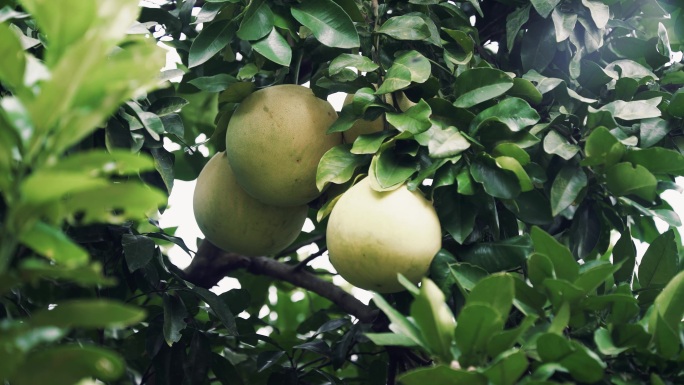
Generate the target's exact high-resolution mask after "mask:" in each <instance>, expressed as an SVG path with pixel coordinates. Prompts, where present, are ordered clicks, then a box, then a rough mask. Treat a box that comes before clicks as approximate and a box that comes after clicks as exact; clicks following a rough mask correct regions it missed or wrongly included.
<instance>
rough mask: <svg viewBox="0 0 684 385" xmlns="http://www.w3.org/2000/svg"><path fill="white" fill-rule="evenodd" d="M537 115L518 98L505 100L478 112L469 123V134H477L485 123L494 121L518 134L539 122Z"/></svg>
mask: <svg viewBox="0 0 684 385" xmlns="http://www.w3.org/2000/svg"><path fill="white" fill-rule="evenodd" d="M539 119H540V117H539V114H538V113H537V111H536V110H535V109H533V108H532V107H530V105H529V104H528V103H527V102H526V101H524V100H522V99H519V98H506V99H504V100H503V101H501V102H500V103H497V104H496V105H494V106H493V107H489V108H487V109H486V110H484V111H482V112H480V113H479V114H477V116H475V119H473V120H472V122H470V132H471V133H475V132H477V131H478V130H479V129H480V128H481V127H482V126H483V125H484V124H486V122H488V121H490V120H495V121H498V122H501V123H503V124H505V125H506V126H507V127H508V129H510V130H511V131H513V132H518V131H521V130H522V129H524V128H525V127H528V126H531V125H533V124H535V123H537V122H538V121H539Z"/></svg>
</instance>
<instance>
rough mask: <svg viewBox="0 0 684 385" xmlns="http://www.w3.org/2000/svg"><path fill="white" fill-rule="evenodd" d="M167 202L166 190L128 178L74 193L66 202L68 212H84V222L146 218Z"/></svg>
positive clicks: (110, 221) (81, 220)
mask: <svg viewBox="0 0 684 385" xmlns="http://www.w3.org/2000/svg"><path fill="white" fill-rule="evenodd" d="M165 203H166V194H164V193H162V192H161V191H159V190H157V189H153V188H150V187H149V186H147V185H145V184H143V183H137V182H128V183H118V184H110V185H108V186H103V187H98V188H93V189H89V190H87V191H81V192H77V193H74V194H71V195H70V196H69V197H68V199H67V200H66V201H65V202H64V207H65V210H66V212H67V213H70V214H76V213H81V214H83V216H82V217H81V218H79V221H80V222H81V223H93V222H109V223H117V222H121V221H123V220H126V219H145V218H146V216H147V214H149V213H151V212H153V211H156V210H157V208H158V207H159V206H161V205H163V204H165Z"/></svg>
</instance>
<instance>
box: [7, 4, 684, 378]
mask: <svg viewBox="0 0 684 385" xmlns="http://www.w3.org/2000/svg"><path fill="white" fill-rule="evenodd" d="M161 46H165V47H166V49H164V48H162V47H161ZM168 49H172V50H174V51H175V52H176V53H177V54H178V56H179V57H180V63H179V65H178V68H176V69H166V70H162V68H164V67H165V65H166V63H167V60H166V55H167V52H168ZM682 50H684V7H683V6H682V3H681V2H679V1H677V0H643V1H632V0H480V1H478V0H459V1H442V0H408V1H394V0H386V1H383V0H250V1H247V0H206V1H201V0H168V1H165V0H158V1H142V2H139V1H138V0H117V1H97V0H61V1H50V0H0V53H1V54H2V55H1V56H2V60H0V331H1V332H0V379H2V381H4V384H10V385H35V384H52V385H72V384H76V383H78V384H82V385H85V384H95V383H106V384H131V383H133V384H140V385H142V384H154V385H162V384H174V385H175V384H192V385H204V384H223V385H227V384H254V385H256V384H265V385H266V384H268V385H270V384H352V383H360V384H369V385H374V384H395V383H401V384H404V385H417V384H420V385H422V384H426V383H435V384H469V385H470V384H483V385H486V384H493V385H508V384H518V383H520V384H529V385H532V384H535V385H544V384H563V383H580V384H593V383H600V384H614V385H623V384H624V385H628V384H629V385H631V384H653V385H660V384H678V383H683V382H684V364H683V362H684V350H683V349H682V347H683V341H684V339H683V338H682V335H683V334H682V333H683V332H684V326H683V325H684V324H683V322H682V318H684V272H682V271H683V270H684V261H683V258H682V255H684V251H683V250H684V244H683V243H682V239H681V236H680V234H679V232H678V231H677V229H676V228H677V227H679V226H681V225H682V223H681V220H680V217H679V215H678V213H676V212H675V211H674V210H673V209H672V207H671V206H670V205H669V204H668V202H667V201H665V200H664V199H662V197H661V194H662V193H663V192H665V191H667V190H676V191H679V192H681V191H682V187H681V186H678V185H677V183H676V180H675V178H676V177H678V176H682V175H684V155H683V152H684V139H683V138H684V91H683V90H684V88H683V87H682V85H684V61H683V59H682V54H681V51H682ZM280 84H308V86H309V87H310V88H311V90H312V91H313V93H314V94H315V95H316V96H317V97H319V98H322V99H325V98H327V97H328V96H329V95H331V94H334V93H337V92H343V93H346V94H349V95H351V96H350V97H349V103H348V104H346V105H345V106H344V107H343V108H342V110H341V111H339V113H338V114H339V115H338V118H337V119H336V120H335V121H334V123H333V124H332V125H331V126H330V127H329V129H328V132H329V133H333V132H345V131H348V130H349V129H350V128H351V127H352V126H353V125H354V123H355V122H358V121H363V120H366V121H373V120H375V119H377V118H379V117H380V118H383V119H384V120H383V122H384V123H383V127H382V128H383V129H382V130H381V131H378V132H375V133H371V134H365V135H361V136H359V137H358V138H356V139H355V140H354V141H353V142H351V141H350V142H349V143H343V144H340V145H338V146H335V147H333V148H332V149H330V150H329V151H328V152H326V153H325V155H323V157H322V159H321V161H320V163H319V164H318V169H317V171H318V172H317V175H316V183H317V186H318V187H319V188H320V189H321V190H323V189H324V188H326V187H327V190H325V192H324V193H323V195H321V196H320V197H319V198H317V199H315V200H313V201H311V202H309V203H308V207H309V209H308V218H309V219H310V220H311V221H312V223H313V224H314V229H313V230H312V231H310V232H302V233H301V234H300V235H299V236H298V238H297V239H296V240H295V241H294V242H293V243H292V244H291V245H289V246H288V247H286V248H285V249H284V250H282V251H280V252H278V253H276V254H274V255H267V256H258V257H247V256H244V255H239V254H237V253H234V252H231V251H230V250H228V251H224V250H220V249H219V248H217V247H216V246H214V245H213V244H211V243H210V242H208V241H205V242H202V243H201V244H200V246H199V248H198V250H190V249H189V248H188V247H187V246H186V245H185V243H184V241H183V240H182V239H181V238H179V237H176V236H175V235H174V231H175V229H174V228H161V227H160V226H159V222H158V218H159V213H160V212H163V211H164V209H165V208H166V205H167V198H168V195H169V194H170V193H171V191H172V190H173V184H174V180H194V179H196V178H197V176H198V174H199V172H200V171H201V170H202V168H203V167H204V165H205V164H206V163H207V162H208V160H209V157H207V156H205V155H206V154H203V152H202V151H204V150H205V149H206V150H208V152H209V155H213V154H214V153H217V152H221V151H224V150H225V147H226V145H225V136H226V129H227V127H228V124H229V122H230V120H231V117H232V115H233V113H234V111H235V110H236V108H237V107H238V106H239V105H240V103H241V102H242V100H244V99H245V98H246V97H247V96H248V95H250V94H252V93H253V92H255V91H256V90H259V89H264V88H267V87H271V86H274V85H280ZM203 138H204V139H203ZM165 143H166V146H165ZM170 143H175V145H176V147H179V148H180V149H179V150H176V151H169V150H168V149H169V148H171V146H169V144H170ZM275 145H277V144H275ZM259 155H260V154H255V156H259ZM364 175H367V176H366V177H367V178H369V181H370V184H371V186H372V187H373V189H375V190H377V191H393V190H395V189H397V188H400V186H406V187H407V188H408V189H409V190H411V191H419V192H420V194H422V195H423V196H425V197H426V198H427V199H429V200H430V201H431V202H432V204H433V205H434V207H435V209H436V212H437V215H438V217H439V222H440V224H441V228H442V232H443V238H442V248H441V250H440V251H439V252H437V254H436V255H435V257H434V259H433V261H432V263H431V265H430V269H429V274H428V275H427V276H426V277H425V278H424V279H423V280H422V281H421V282H420V284H419V285H414V284H413V283H411V282H408V281H407V280H406V279H404V278H403V277H399V278H398V279H399V281H400V282H401V283H402V285H403V286H404V287H405V288H406V290H404V291H402V292H398V293H394V294H378V293H374V294H373V300H372V302H371V303H370V304H364V303H362V302H361V301H359V300H357V299H356V298H354V297H353V296H352V295H350V294H349V293H348V292H347V291H346V289H348V288H343V287H338V286H336V285H335V284H333V283H332V278H331V275H332V274H334V273H335V272H334V271H328V270H326V269H314V268H312V267H311V266H309V262H310V261H311V260H312V259H313V258H325V251H326V249H327V247H326V239H325V232H326V225H327V223H328V219H329V215H330V213H331V211H332V210H333V208H334V206H335V203H336V202H337V201H338V199H339V197H340V196H341V195H342V194H343V193H344V192H345V191H346V190H347V189H349V188H350V187H351V186H352V185H353V184H354V183H355V182H357V181H358V180H359V179H360V178H361V177H363V176H364ZM188 204H190V203H189V202H188ZM658 224H660V227H658V226H657V225H658ZM636 242H642V243H644V244H646V245H647V249H646V251H645V253H644V254H643V256H638V255H637V251H636V247H635V245H636ZM172 245H176V246H177V247H180V248H182V249H183V250H185V251H186V252H188V254H191V255H193V256H194V259H193V262H192V264H191V265H190V266H189V267H188V268H187V269H185V270H181V269H179V268H178V267H176V266H174V265H173V264H172V263H170V261H169V258H168V256H167V255H166V252H167V250H168V249H169V247H170V246H172ZM308 245H315V246H316V247H317V249H318V250H319V251H318V252H315V253H313V254H311V255H302V253H300V252H298V250H301V248H302V247H303V246H308ZM225 276H230V277H234V278H237V279H238V281H239V283H240V285H241V288H240V289H233V290H230V291H227V292H225V293H222V294H220V295H217V294H215V293H214V292H212V291H210V290H209V289H210V288H211V287H213V286H214V285H215V284H216V283H217V282H218V281H219V280H220V279H221V278H223V277H225ZM95 379H97V380H98V381H100V382H96V381H95Z"/></svg>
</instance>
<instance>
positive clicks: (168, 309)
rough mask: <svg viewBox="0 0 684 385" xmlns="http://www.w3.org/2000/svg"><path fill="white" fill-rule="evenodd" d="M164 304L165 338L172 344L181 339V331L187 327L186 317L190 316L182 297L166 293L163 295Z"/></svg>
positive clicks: (168, 343)
mask: <svg viewBox="0 0 684 385" xmlns="http://www.w3.org/2000/svg"><path fill="white" fill-rule="evenodd" d="M162 300H163V306H164V326H163V329H162V330H163V332H164V340H165V341H166V344H167V345H169V346H171V345H173V344H174V343H176V342H178V341H180V339H181V331H182V330H183V329H185V326H186V323H185V317H187V316H188V314H187V311H186V310H185V305H183V301H181V300H180V298H178V297H176V296H174V295H169V294H167V293H164V296H163V297H162Z"/></svg>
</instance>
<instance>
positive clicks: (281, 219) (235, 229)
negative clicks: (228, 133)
mask: <svg viewBox="0 0 684 385" xmlns="http://www.w3.org/2000/svg"><path fill="white" fill-rule="evenodd" d="M192 203H193V209H194V212H195V219H196V220H197V225H198V226H199V228H200V230H202V233H204V236H205V237H206V238H207V240H209V241H210V242H211V243H213V244H215V245H216V246H218V247H220V248H222V249H223V250H226V251H232V252H235V253H238V254H242V255H247V256H259V255H268V254H273V253H276V252H279V251H281V250H283V249H284V248H285V247H286V246H288V245H289V244H290V243H292V241H294V240H295V238H297V235H299V232H300V231H301V229H302V226H303V225H304V221H305V220H306V215H307V211H308V207H307V206H306V205H300V206H293V207H276V206H270V205H266V204H264V203H261V202H259V201H258V200H256V199H254V198H252V197H251V196H250V195H249V194H247V193H246V192H245V191H244V190H243V189H242V188H241V187H240V185H238V183H237V181H236V179H235V175H233V171H232V170H231V167H230V164H229V162H228V159H227V157H226V153H225V152H219V153H217V154H216V155H214V157H212V158H211V159H210V160H209V162H208V163H207V164H206V165H205V166H204V168H203V169H202V172H200V175H199V177H198V178H197V185H196V186H195V194H194V196H193V201H192Z"/></svg>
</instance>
